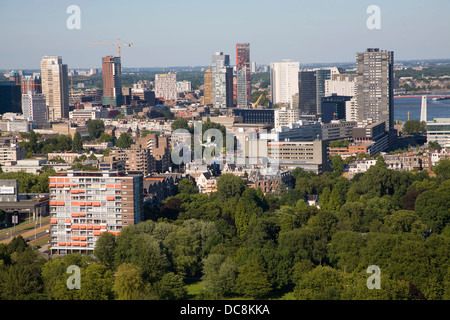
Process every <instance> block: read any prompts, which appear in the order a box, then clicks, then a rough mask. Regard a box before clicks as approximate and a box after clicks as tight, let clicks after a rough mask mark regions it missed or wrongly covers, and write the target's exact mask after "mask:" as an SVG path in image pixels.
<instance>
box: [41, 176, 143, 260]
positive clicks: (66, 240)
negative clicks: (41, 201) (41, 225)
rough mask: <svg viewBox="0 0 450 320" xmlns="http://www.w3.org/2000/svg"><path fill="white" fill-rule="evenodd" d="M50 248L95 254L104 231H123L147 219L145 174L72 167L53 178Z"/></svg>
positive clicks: (118, 232) (61, 252)
mask: <svg viewBox="0 0 450 320" xmlns="http://www.w3.org/2000/svg"><path fill="white" fill-rule="evenodd" d="M49 181H50V183H49V188H50V237H51V239H50V246H51V247H50V250H51V252H52V253H56V254H69V253H77V252H78V253H82V254H92V252H93V250H94V248H95V243H96V241H97V239H98V237H99V236H100V235H101V234H102V233H103V232H110V233H112V234H114V235H118V234H120V232H121V231H122V229H123V228H125V227H127V226H129V225H134V224H137V223H139V222H141V221H142V220H143V193H144V192H143V176H142V175H140V174H129V175H122V174H119V173H118V172H117V171H106V170H105V171H81V170H68V171H67V173H66V174H60V175H58V176H53V177H50V178H49Z"/></svg>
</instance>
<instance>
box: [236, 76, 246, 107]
mask: <svg viewBox="0 0 450 320" xmlns="http://www.w3.org/2000/svg"><path fill="white" fill-rule="evenodd" d="M236 105H237V107H238V108H241V107H243V108H245V107H247V105H248V99H247V69H246V68H237V70H236Z"/></svg>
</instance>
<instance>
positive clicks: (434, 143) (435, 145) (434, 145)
mask: <svg viewBox="0 0 450 320" xmlns="http://www.w3.org/2000/svg"><path fill="white" fill-rule="evenodd" d="M428 148H430V149H435V150H439V151H440V150H441V148H442V147H441V145H440V144H439V143H438V142H437V141H429V142H428Z"/></svg>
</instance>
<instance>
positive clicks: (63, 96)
mask: <svg viewBox="0 0 450 320" xmlns="http://www.w3.org/2000/svg"><path fill="white" fill-rule="evenodd" d="M41 81H42V93H43V94H44V95H45V98H46V101H47V110H48V111H47V118H48V121H58V120H61V119H67V118H68V117H69V80H68V74H67V65H66V64H63V63H62V58H61V57H57V56H44V57H43V58H42V60H41Z"/></svg>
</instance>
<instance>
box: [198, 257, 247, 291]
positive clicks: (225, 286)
mask: <svg viewBox="0 0 450 320" xmlns="http://www.w3.org/2000/svg"><path fill="white" fill-rule="evenodd" d="M237 274H238V266H237V264H236V262H234V261H233V259H231V258H230V257H226V256H225V255H223V254H210V255H209V256H208V257H206V258H205V259H204V260H203V277H202V283H203V287H204V288H205V290H206V291H207V292H208V293H209V294H210V295H212V296H214V297H218V298H221V297H225V296H229V295H231V294H232V293H233V292H234V291H233V289H234V285H235V283H236V278H237Z"/></svg>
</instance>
